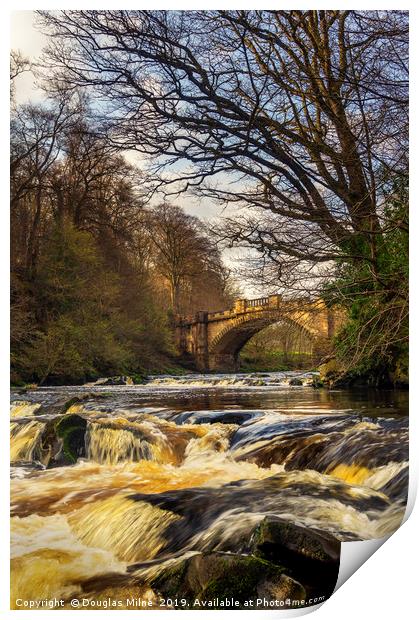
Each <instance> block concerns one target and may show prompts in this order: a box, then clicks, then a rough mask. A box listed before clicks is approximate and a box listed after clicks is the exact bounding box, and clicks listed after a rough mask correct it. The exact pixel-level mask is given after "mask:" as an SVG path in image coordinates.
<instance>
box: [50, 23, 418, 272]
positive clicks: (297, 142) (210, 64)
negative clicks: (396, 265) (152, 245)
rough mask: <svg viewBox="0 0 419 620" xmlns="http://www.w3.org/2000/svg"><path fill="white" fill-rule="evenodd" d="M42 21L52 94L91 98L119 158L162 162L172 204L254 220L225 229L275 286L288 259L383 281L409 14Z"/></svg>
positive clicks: (402, 125)
mask: <svg viewBox="0 0 419 620" xmlns="http://www.w3.org/2000/svg"><path fill="white" fill-rule="evenodd" d="M41 20H42V23H43V24H44V27H46V28H47V30H48V32H49V33H50V34H52V43H51V45H50V47H49V51H48V55H47V57H46V60H45V63H46V65H47V67H48V72H50V73H51V71H52V73H53V75H54V80H53V81H52V80H50V83H49V86H50V88H54V87H59V88H73V87H74V86H75V85H77V86H84V87H88V88H91V89H93V91H94V92H95V94H96V96H97V97H98V98H99V99H100V101H101V106H102V108H103V109H106V117H107V119H108V122H109V123H110V125H111V126H112V139H113V141H114V143H115V144H119V145H120V146H121V147H123V148H130V149H135V150H137V151H139V152H141V153H144V154H146V155H148V156H150V157H151V158H152V160H153V170H154V172H155V174H156V175H157V176H158V178H159V183H160V185H159V187H160V188H161V187H163V186H164V187H165V190H166V191H168V192H171V191H173V192H179V191H184V190H185V189H189V190H191V189H192V190H195V191H198V192H199V193H200V194H201V195H206V196H210V197H212V198H214V197H215V198H217V199H218V200H220V201H221V202H228V203H230V204H232V203H233V204H234V203H235V204H237V205H238V206H248V207H250V208H251V211H250V215H249V216H246V217H243V218H242V219H241V221H240V222H239V224H237V221H236V220H235V219H234V220H230V221H229V222H228V227H227V233H228V239H229V240H230V242H231V243H232V244H235V243H237V244H242V243H244V244H246V245H248V246H250V247H253V248H256V249H257V250H259V251H260V252H261V253H262V254H263V255H264V256H265V257H268V258H269V260H272V261H274V263H275V264H276V265H278V266H279V267H280V268H279V269H278V273H281V266H282V265H285V266H286V265H287V263H288V261H289V258H290V257H291V260H296V261H300V262H304V261H305V262H307V264H308V265H313V263H315V264H319V263H325V264H328V263H330V261H331V260H335V259H336V258H340V259H341V258H344V259H347V260H350V261H366V262H367V263H368V265H369V268H370V274H371V279H372V280H373V281H378V279H379V277H380V275H379V265H378V263H379V258H378V252H379V250H378V247H377V239H378V237H379V236H380V235H382V233H383V226H384V227H385V226H386V225H387V222H385V221H384V220H385V218H384V213H383V209H382V207H381V205H382V200H383V192H382V182H381V178H382V176H383V174H388V173H391V174H398V173H399V172H400V171H404V170H405V169H406V144H407V133H406V128H407V109H406V104H407V77H406V76H407V74H406V72H407V66H406V65H407V60H406V55H407V23H406V21H407V16H406V14H405V13H403V12H399V11H393V12H392V11H365V12H356V11H193V12H178V11H75V12H68V11H62V12H60V13H58V14H57V13H55V12H54V13H47V12H42V13H41ZM180 162H184V165H179V163H180ZM171 188H172V189H171ZM264 213H266V214H267V215H266V216H264V215H261V214H264ZM252 214H253V215H252Z"/></svg>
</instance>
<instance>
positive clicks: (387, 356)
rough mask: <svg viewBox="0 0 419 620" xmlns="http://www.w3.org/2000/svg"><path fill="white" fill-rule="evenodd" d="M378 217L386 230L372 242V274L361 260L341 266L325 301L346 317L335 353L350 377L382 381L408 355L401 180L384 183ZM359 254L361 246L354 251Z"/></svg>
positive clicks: (404, 196)
mask: <svg viewBox="0 0 419 620" xmlns="http://www.w3.org/2000/svg"><path fill="white" fill-rule="evenodd" d="M387 191H388V193H387V197H386V198H387V199H386V202H385V205H384V208H383V214H384V217H385V219H386V222H387V225H386V227H385V229H384V230H383V234H382V235H381V236H380V237H379V239H378V240H377V241H378V242H377V257H376V265H377V266H378V269H377V272H376V273H374V274H372V273H371V262H370V261H369V260H368V255H367V254H366V253H365V254H364V256H363V257H362V259H359V260H357V261H352V262H350V263H349V262H347V261H345V262H343V261H342V262H341V263H340V264H339V266H338V276H337V278H336V280H335V281H334V282H333V284H332V285H331V286H330V287H328V289H327V291H326V296H328V297H329V299H330V300H331V301H332V303H338V304H339V305H340V306H341V307H342V308H344V309H345V311H346V313H347V321H346V322H345V325H344V327H343V329H342V330H341V331H340V333H339V335H338V337H337V339H336V352H337V356H338V359H339V360H340V361H341V362H342V363H343V366H344V368H346V369H347V370H348V371H350V374H351V375H352V376H355V377H356V376H358V375H366V376H369V377H370V381H371V382H372V383H373V382H376V381H382V380H386V379H387V380H388V378H389V374H388V371H389V370H390V374H391V372H392V371H394V369H395V368H396V366H400V364H402V365H403V366H406V365H407V355H408V258H409V255H408V234H407V218H408V186H407V177H406V176H398V177H396V178H395V179H392V180H390V182H389V187H388V188H387ZM359 249H360V250H361V252H360V253H362V250H363V248H362V246H361V247H360V248H359Z"/></svg>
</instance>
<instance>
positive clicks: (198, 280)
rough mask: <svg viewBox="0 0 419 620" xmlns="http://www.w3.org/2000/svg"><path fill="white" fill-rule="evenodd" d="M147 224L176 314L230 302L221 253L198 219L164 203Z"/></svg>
mask: <svg viewBox="0 0 419 620" xmlns="http://www.w3.org/2000/svg"><path fill="white" fill-rule="evenodd" d="M144 223H145V226H146V228H147V229H148V231H149V234H150V241H151V246H152V247H154V252H153V253H152V256H153V263H154V266H155V270H156V271H157V273H159V274H160V275H161V276H163V278H164V279H165V280H166V282H167V283H168V286H169V291H170V305H171V309H172V311H173V312H175V313H181V312H183V313H185V312H186V313H187V312H188V311H190V310H192V309H207V310H210V309H213V305H214V303H216V304H217V303H218V304H221V305H223V304H224V303H228V301H227V300H226V298H225V297H226V296H225V293H226V288H227V284H228V278H227V275H226V273H225V269H224V268H223V265H222V262H221V257H220V254H219V251H218V249H217V247H216V246H215V244H214V243H212V242H211V241H210V239H209V237H208V236H207V235H206V233H205V229H204V226H203V224H202V223H201V222H200V221H199V220H198V219H197V218H195V217H192V216H190V215H187V214H186V213H185V212H184V211H183V210H182V209H181V208H180V207H177V206H174V205H170V204H167V203H164V204H161V205H159V206H157V207H155V208H153V209H151V210H148V211H146V212H145V214H144ZM200 292H201V295H200V294H199V293H200ZM199 304H201V305H199Z"/></svg>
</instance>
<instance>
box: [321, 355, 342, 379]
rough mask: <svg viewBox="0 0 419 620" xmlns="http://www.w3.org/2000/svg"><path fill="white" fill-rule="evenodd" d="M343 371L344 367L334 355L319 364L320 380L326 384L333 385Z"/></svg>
mask: <svg viewBox="0 0 419 620" xmlns="http://www.w3.org/2000/svg"><path fill="white" fill-rule="evenodd" d="M343 373H344V368H343V367H342V366H341V364H340V363H339V362H338V361H337V359H336V358H334V357H332V358H330V359H329V360H328V361H327V362H325V363H324V364H321V365H320V366H319V380H320V381H321V382H322V383H323V384H325V385H329V386H332V385H333V383H334V382H335V381H337V380H338V379H339V377H341V376H342V374H343Z"/></svg>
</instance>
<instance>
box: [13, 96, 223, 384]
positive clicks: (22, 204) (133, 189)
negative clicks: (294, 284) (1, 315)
mask: <svg viewBox="0 0 419 620" xmlns="http://www.w3.org/2000/svg"><path fill="white" fill-rule="evenodd" d="M97 129H98V128H97V126H96V125H95V120H94V118H92V116H91V115H90V112H89V109H88V107H87V106H86V103H85V102H84V101H83V100H82V99H81V98H79V97H77V96H75V97H72V98H67V97H63V98H61V99H55V100H54V101H50V102H48V103H45V104H42V105H24V106H17V105H15V104H14V103H13V105H12V118H11V301H12V307H11V324H12V329H11V338H12V344H11V348H12V381H13V382H15V383H16V382H27V381H35V382H37V383H38V382H41V383H42V382H45V381H46V382H59V383H63V382H68V383H71V382H82V381H85V380H87V379H91V378H94V377H97V376H102V375H112V374H126V373H144V372H147V371H153V370H154V371H159V370H164V369H170V367H173V366H174V365H175V358H176V353H177V352H176V351H175V349H174V347H173V344H172V337H171V328H170V321H171V317H172V315H173V313H174V312H179V311H180V312H190V313H193V312H195V311H197V310H201V309H202V307H203V306H202V303H203V298H204V297H205V299H206V300H207V302H208V303H213V305H214V306H216V307H217V308H218V307H224V306H226V307H227V306H228V305H229V304H230V303H231V297H230V292H229V286H230V281H229V274H228V272H227V271H226V269H225V267H224V266H223V264H222V261H221V258H220V255H219V252H218V250H217V249H216V248H215V246H214V244H213V243H212V242H211V240H210V237H209V236H208V232H207V230H206V228H205V226H204V225H203V224H198V222H197V220H196V219H195V218H192V217H189V216H187V215H185V214H184V213H183V211H182V209H181V208H180V207H177V206H173V205H169V204H163V205H158V206H156V207H154V208H153V207H151V206H149V205H148V206H147V207H146V206H145V205H144V201H143V197H142V195H141V185H142V179H141V175H140V173H139V171H138V170H137V169H136V168H135V167H134V166H132V165H130V164H128V163H127V161H126V160H125V159H124V158H123V157H122V156H121V155H118V153H116V152H115V149H113V148H112V147H110V146H109V144H107V143H106V142H105V141H104V140H103V139H102V138H101V137H100V136H99V131H98V130H97ZM176 221H179V222H181V224H182V235H183V237H182V238H181V237H180V233H179V230H177V229H176V227H175V226H174V223H175V222H176ZM165 223H166V224H169V228H168V229H167V231H166V232H170V233H171V235H172V236H173V235H174V239H172V238H169V237H165V236H164V234H165V233H164V231H165V229H164V224H165ZM176 231H177V232H178V233H179V235H178V237H176V235H175V233H176ZM174 277H176V289H175V293H174V292H173V278H174ZM204 307H206V306H204Z"/></svg>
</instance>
